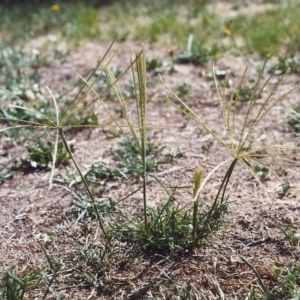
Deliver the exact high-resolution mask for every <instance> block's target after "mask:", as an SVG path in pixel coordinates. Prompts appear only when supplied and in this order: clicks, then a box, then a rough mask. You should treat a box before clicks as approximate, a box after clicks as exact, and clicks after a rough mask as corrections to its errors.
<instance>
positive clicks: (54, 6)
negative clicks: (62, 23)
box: [51, 4, 60, 11]
mask: <svg viewBox="0 0 300 300" xmlns="http://www.w3.org/2000/svg"><path fill="white" fill-rule="evenodd" d="M59 9H60V7H59V5H58V4H53V5H52V6H51V10H52V11H58V10H59Z"/></svg>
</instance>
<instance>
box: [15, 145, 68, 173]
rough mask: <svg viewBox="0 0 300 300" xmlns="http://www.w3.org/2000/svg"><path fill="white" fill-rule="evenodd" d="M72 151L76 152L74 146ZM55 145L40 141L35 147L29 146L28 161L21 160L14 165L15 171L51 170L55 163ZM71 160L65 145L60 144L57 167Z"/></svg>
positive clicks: (58, 146)
mask: <svg viewBox="0 0 300 300" xmlns="http://www.w3.org/2000/svg"><path fill="white" fill-rule="evenodd" d="M70 149H71V151H72V152H74V147H73V145H70ZM53 151H54V144H53V143H51V142H50V141H48V142H46V143H44V142H43V141H42V140H39V141H38V142H37V144H36V145H35V146H28V147H27V153H28V159H23V158H21V159H20V160H18V159H17V160H16V161H15V163H14V168H15V169H22V170H26V171H29V170H35V169H48V170H49V169H51V168H52V163H53ZM69 159H70V155H69V153H68V151H67V150H66V148H65V146H64V144H63V143H62V142H59V143H58V144H57V156H56V166H58V165H60V164H64V163H66V162H67V161H68V160H69Z"/></svg>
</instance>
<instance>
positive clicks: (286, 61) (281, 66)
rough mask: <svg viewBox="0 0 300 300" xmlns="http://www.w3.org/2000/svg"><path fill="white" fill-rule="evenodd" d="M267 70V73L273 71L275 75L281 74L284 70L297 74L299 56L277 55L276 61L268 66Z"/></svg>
mask: <svg viewBox="0 0 300 300" xmlns="http://www.w3.org/2000/svg"><path fill="white" fill-rule="evenodd" d="M267 71H268V72H269V73H273V72H274V71H275V74H276V75H282V74H284V73H286V72H289V73H292V74H299V73H300V58H299V57H297V56H294V57H285V56H279V57H278V62H276V63H274V64H272V65H271V66H269V67H268V69H267Z"/></svg>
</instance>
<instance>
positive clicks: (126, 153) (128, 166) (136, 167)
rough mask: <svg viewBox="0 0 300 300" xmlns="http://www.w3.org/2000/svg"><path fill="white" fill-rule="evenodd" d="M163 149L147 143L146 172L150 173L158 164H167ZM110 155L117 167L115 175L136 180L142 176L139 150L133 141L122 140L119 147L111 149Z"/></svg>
mask: <svg viewBox="0 0 300 300" xmlns="http://www.w3.org/2000/svg"><path fill="white" fill-rule="evenodd" d="M163 150H164V147H158V146H155V145H154V144H152V143H147V149H146V158H147V162H146V171H147V173H151V171H153V170H154V169H156V168H157V167H158V166H159V165H160V164H163V163H167V162H169V161H168V157H167V156H165V159H164V160H163V159H161V157H163V155H162V151H163ZM111 153H112V155H113V156H114V158H115V159H116V162H117V166H116V170H115V171H114V173H115V174H117V175H118V176H120V175H121V174H123V175H125V176H127V175H129V176H131V177H133V178H135V179H138V178H139V177H140V176H141V175H142V172H143V171H142V170H143V168H142V159H141V157H140V148H139V146H138V145H137V144H136V143H135V141H134V140H128V139H124V140H123V141H122V142H120V143H119V145H118V146H117V147H115V148H112V149H111Z"/></svg>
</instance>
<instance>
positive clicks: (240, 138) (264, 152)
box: [167, 62, 299, 201]
mask: <svg viewBox="0 0 300 300" xmlns="http://www.w3.org/2000/svg"><path fill="white" fill-rule="evenodd" d="M265 66H266V62H265V64H264V65H263V67H262V70H261V72H260V75H259V77H258V80H257V82H256V84H255V87H254V89H253V91H252V95H251V98H250V100H249V102H248V103H249V104H248V107H247V109H246V113H245V116H244V118H243V120H242V122H241V123H239V122H237V107H238V101H239V92H238V93H237V94H233V95H232V96H231V97H230V100H229V101H228V100H227V94H226V83H225V84H224V86H223V87H222V90H221V91H220V87H219V83H218V80H217V78H216V76H215V77H214V79H215V85H216V88H217V93H218V100H219V106H220V111H221V114H222V118H223V123H224V129H225V132H226V138H223V137H221V136H220V135H219V133H218V132H216V131H215V130H213V129H211V128H210V127H209V126H208V125H207V124H206V123H205V122H204V121H203V120H202V119H201V117H199V116H198V115H197V114H196V113H195V112H194V111H193V110H192V109H191V108H190V107H189V106H188V105H187V104H186V103H185V102H184V101H183V100H182V99H180V98H179V97H178V96H177V95H176V94H175V93H173V92H172V91H171V90H170V89H169V91H170V92H171V93H172V95H173V98H170V97H167V99H168V101H169V102H170V104H172V105H173V106H174V107H176V108H177V109H178V110H179V111H181V112H182V113H185V114H186V115H187V116H188V117H189V118H190V119H192V120H194V121H195V122H196V123H197V124H199V125H200V126H201V127H202V128H204V129H205V130H206V131H207V132H208V133H210V134H211V135H212V137H213V138H214V139H215V140H216V142H217V143H218V144H220V145H222V146H223V147H224V148H225V150H226V151H227V153H228V154H229V155H230V156H231V157H232V161H231V166H230V167H229V169H228V171H229V170H230V174H228V175H229V177H230V176H231V174H232V173H231V172H233V170H234V166H235V164H236V163H237V162H241V163H243V165H244V166H245V167H246V169H248V170H249V171H250V172H251V174H252V175H253V176H254V177H255V178H256V179H259V178H258V177H259V176H257V173H256V172H257V170H256V168H255V167H254V169H253V165H254V163H258V164H260V165H261V166H262V167H259V168H260V169H259V171H261V170H262V171H263V173H262V174H266V170H268V172H270V173H272V174H273V175H274V176H275V178H276V179H278V180H279V181H280V182H281V184H283V182H282V180H281V179H280V178H279V177H278V176H277V175H276V171H275V170H272V169H271V168H269V167H268V165H269V164H270V162H272V163H271V164H272V165H273V164H275V165H276V166H277V167H284V166H285V165H286V164H287V165H288V164H290V163H294V161H293V160H291V159H290V158H289V157H290V156H289V155H288V153H294V152H295V151H297V150H299V149H298V147H297V145H293V144H291V143H292V142H293V141H294V138H289V139H287V140H281V141H275V142H274V141H271V142H268V141H264V142H263V143H261V140H262V139H266V138H265V137H266V135H267V133H268V132H269V131H270V130H274V128H275V127H276V126H278V125H277V124H274V125H273V126H272V127H270V128H263V129H261V127H260V124H261V123H262V122H263V120H264V118H265V117H266V116H267V114H268V113H269V112H270V110H272V108H274V107H275V106H276V105H277V104H279V103H280V102H281V101H283V99H284V98H285V97H286V96H287V95H289V94H290V93H291V92H293V91H294V90H296V89H297V88H299V85H298V86H295V87H294V88H292V89H291V90H290V91H288V92H286V93H285V94H283V95H279V96H277V97H276V96H275V95H276V94H277V90H278V87H279V86H280V84H281V83H282V81H283V79H284V76H285V74H284V75H283V76H281V78H280V79H279V80H278V81H277V83H276V84H275V86H274V87H272V89H271V91H270V92H269V94H268V95H267V96H266V97H265V100H264V102H263V104H262V105H261V106H260V107H258V106H257V101H258V99H259V98H260V96H258V95H261V94H262V92H263V91H264V89H265V87H266V86H267V84H268V83H269V82H270V80H271V79H272V78H273V76H274V73H273V74H271V75H270V76H269V77H268V78H267V80H266V81H265V82H263V83H261V81H262V74H263V72H264V69H265ZM246 72H247V69H246V70H245V72H244V75H243V77H242V79H241V82H240V84H239V88H238V91H240V90H241V89H242V86H243V82H244V78H245V75H246ZM225 82H227V80H225ZM178 103H179V104H178ZM288 120H289V119H285V120H284V119H282V120H280V121H279V124H282V123H285V122H288ZM256 144H257V146H256ZM228 161H230V159H229V160H228ZM228 161H227V162H228ZM224 163H225V161H224V162H221V163H220V164H219V165H218V166H217V167H216V169H215V170H213V172H214V171H216V170H217V169H218V168H219V167H220V166H222V165H223V164H224ZM210 176H212V173H211V174H209V176H208V177H207V178H206V179H205V180H203V183H202V185H201V188H199V189H198V192H197V194H196V195H195V196H194V201H197V199H198V196H199V194H200V193H201V189H202V187H203V186H204V185H205V183H206V180H207V179H208V178H210ZM262 176H264V177H265V175H262Z"/></svg>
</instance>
